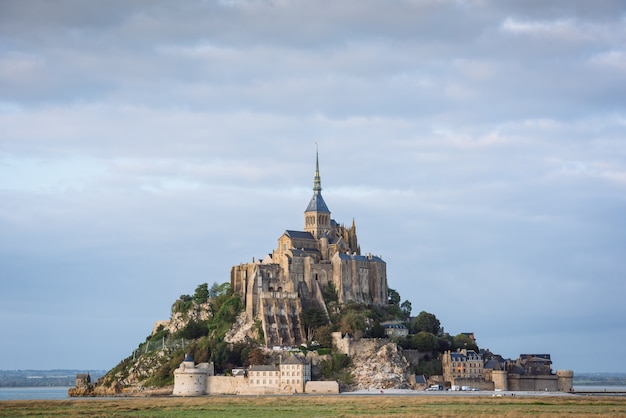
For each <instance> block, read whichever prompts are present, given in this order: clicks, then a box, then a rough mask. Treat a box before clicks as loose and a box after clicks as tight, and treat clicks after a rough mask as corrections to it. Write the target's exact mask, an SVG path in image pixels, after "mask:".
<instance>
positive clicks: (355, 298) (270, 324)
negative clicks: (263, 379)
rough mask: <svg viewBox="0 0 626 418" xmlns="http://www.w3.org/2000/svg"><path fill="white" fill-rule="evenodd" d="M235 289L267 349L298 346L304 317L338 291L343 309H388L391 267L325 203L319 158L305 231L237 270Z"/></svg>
mask: <svg viewBox="0 0 626 418" xmlns="http://www.w3.org/2000/svg"><path fill="white" fill-rule="evenodd" d="M230 283H231V286H232V289H233V291H234V292H236V293H238V294H239V295H240V296H241V299H242V301H243V303H244V304H245V307H246V316H247V318H246V320H247V321H250V322H252V321H256V320H259V321H260V322H261V325H262V329H263V333H264V336H265V344H266V345H267V346H270V347H272V346H296V345H299V344H301V343H302V342H304V341H305V340H306V336H305V335H304V330H303V327H302V324H301V323H300V312H302V309H303V308H307V307H311V306H315V307H318V308H320V309H322V310H323V311H324V312H326V313H327V314H328V311H327V307H326V304H325V302H324V298H323V296H322V295H323V291H324V290H325V289H326V287H327V286H329V285H331V283H332V285H334V288H335V289H336V291H337V297H338V300H339V303H347V302H357V303H364V304H374V305H386V304H387V266H386V264H385V262H384V261H383V260H382V259H381V258H380V257H376V256H373V255H371V254H366V255H362V254H361V249H360V247H359V244H358V240H357V235H356V226H355V223H354V220H353V221H352V225H351V226H350V227H349V228H347V227H345V226H344V225H341V224H339V223H337V222H336V221H335V220H334V219H332V217H331V212H330V210H329V209H328V206H327V205H326V202H324V198H323V197H322V185H321V179H320V173H319V157H318V156H317V155H316V161H315V175H314V179H313V196H312V197H311V200H310V202H309V204H308V206H307V207H306V210H305V211H304V230H300V231H298V230H286V231H285V232H284V233H283V234H282V235H281V236H280V238H278V246H277V247H276V249H275V250H274V251H273V252H272V253H271V254H268V255H267V256H266V257H265V259H263V260H258V261H254V262H252V263H248V264H240V265H237V266H234V267H232V269H231V274H230Z"/></svg>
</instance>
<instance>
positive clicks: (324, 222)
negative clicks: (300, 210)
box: [304, 151, 330, 239]
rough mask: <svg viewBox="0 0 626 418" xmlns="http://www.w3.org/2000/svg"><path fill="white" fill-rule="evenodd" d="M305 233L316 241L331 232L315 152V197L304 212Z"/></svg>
mask: <svg viewBox="0 0 626 418" xmlns="http://www.w3.org/2000/svg"><path fill="white" fill-rule="evenodd" d="M304 232H310V233H311V235H313V237H314V238H315V239H320V238H321V237H322V236H324V235H326V234H328V233H329V232H330V210H328V206H326V202H324V198H323V197H322V181H321V179H320V164H319V156H318V152H317V151H316V152H315V176H314V177H313V197H312V198H311V201H310V202H309V205H308V206H307V208H306V210H305V211H304Z"/></svg>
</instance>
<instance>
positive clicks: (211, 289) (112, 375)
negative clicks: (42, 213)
mask: <svg viewBox="0 0 626 418" xmlns="http://www.w3.org/2000/svg"><path fill="white" fill-rule="evenodd" d="M324 301H325V303H326V306H327V311H328V312H329V315H326V313H325V312H324V311H323V310H321V309H319V308H317V307H308V308H305V309H303V310H302V312H301V313H300V320H301V323H302V325H303V327H304V330H305V335H306V338H307V341H306V343H305V344H303V346H301V347H298V348H294V349H297V350H301V351H304V352H307V351H310V350H314V351H316V352H317V354H318V355H320V356H321V357H320V359H321V360H320V362H321V363H320V366H319V367H318V368H316V369H315V370H314V378H317V379H319V378H322V379H333V380H338V381H339V382H340V384H341V385H342V386H343V387H350V386H351V385H352V384H353V381H352V379H353V377H352V375H351V372H350V371H351V370H357V369H358V367H356V366H358V365H354V364H351V361H350V359H348V358H346V356H345V355H342V354H339V353H333V352H332V337H331V334H332V333H333V332H336V331H339V332H341V333H342V334H344V335H345V334H349V335H351V336H353V337H354V338H356V339H359V338H386V335H385V330H384V327H383V325H382V324H383V323H384V322H386V321H396V322H402V323H404V324H405V325H406V327H407V328H409V329H410V331H411V335H409V336H408V337H406V338H394V339H392V340H391V341H390V342H394V343H396V344H397V346H399V347H401V348H404V349H413V350H417V351H419V352H421V353H424V355H423V356H422V358H421V360H420V361H419V363H416V364H411V365H408V368H409V370H408V372H411V373H418V374H426V375H433V374H441V361H440V353H441V352H443V351H445V350H448V349H453V350H454V349H456V348H474V349H478V347H476V346H475V343H473V342H472V341H471V340H470V339H469V338H468V337H467V336H466V335H463V334H460V335H457V336H455V337H451V336H449V335H442V334H441V332H440V331H441V326H440V323H439V320H437V318H436V317H435V315H433V314H430V313H427V312H424V311H422V312H420V314H419V315H418V316H417V317H415V318H412V319H411V316H410V314H411V303H410V302H408V301H405V302H403V303H400V295H399V294H398V292H396V291H395V290H393V289H390V290H389V304H388V305H387V306H376V305H365V304H356V303H348V304H344V305H340V304H339V303H338V298H337V293H336V290H335V289H334V288H333V286H332V285H331V286H328V287H327V289H326V290H325V292H324ZM243 309H244V306H243V304H242V302H241V299H240V297H239V295H236V294H234V293H233V291H232V289H231V287H230V284H229V283H223V284H217V283H214V284H213V285H211V286H209V285H208V284H207V283H203V284H201V285H199V286H198V287H197V288H196V290H195V292H194V294H193V295H181V296H180V297H179V298H178V299H177V300H176V301H175V302H174V303H173V305H172V307H171V317H170V320H169V321H168V322H166V323H163V324H162V325H160V326H159V327H158V328H157V329H156V330H155V331H154V332H153V333H152V334H151V335H149V336H148V337H146V340H145V341H144V342H142V343H141V344H139V346H138V347H137V349H135V350H134V351H133V353H132V355H130V356H129V357H127V358H125V359H124V360H122V361H121V362H120V363H119V364H118V365H117V366H115V367H114V368H113V369H112V370H110V371H109V372H108V373H106V375H105V376H103V377H102V378H101V379H99V380H98V382H97V385H96V387H95V389H94V388H88V390H86V391H83V392H79V393H77V395H78V396H89V395H94V394H95V395H110V394H116V393H120V392H127V391H129V390H130V391H141V390H145V389H146V388H150V389H154V388H161V387H167V386H169V385H172V384H173V383H174V370H175V369H176V368H177V367H178V366H179V365H180V363H181V362H182V360H183V358H184V357H185V355H186V354H187V353H190V354H191V355H192V357H193V359H194V361H195V362H197V363H201V362H213V363H214V366H215V372H216V373H218V374H230V372H231V370H232V369H233V368H241V367H244V368H245V367H248V366H249V365H251V364H265V363H267V362H271V361H272V353H271V352H268V350H264V349H263V348H262V347H263V343H264V337H263V331H262V328H261V326H260V323H258V322H257V323H256V326H254V327H253V328H252V329H247V330H244V331H241V330H239V332H238V330H237V327H238V322H241V321H238V318H241V316H240V314H241V313H242V311H243ZM403 362H404V363H403V367H407V364H405V363H406V361H405V360H403Z"/></svg>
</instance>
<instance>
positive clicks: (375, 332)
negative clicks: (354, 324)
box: [370, 321, 386, 338]
mask: <svg viewBox="0 0 626 418" xmlns="http://www.w3.org/2000/svg"><path fill="white" fill-rule="evenodd" d="M370 333H371V336H372V338H385V336H386V335H385V327H383V326H382V325H381V324H380V321H374V325H372V330H371V332H370Z"/></svg>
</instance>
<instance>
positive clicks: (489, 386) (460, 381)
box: [451, 377, 495, 390]
mask: <svg viewBox="0 0 626 418" xmlns="http://www.w3.org/2000/svg"><path fill="white" fill-rule="evenodd" d="M451 383H452V384H453V385H457V386H469V387H472V388H478V389H480V390H494V389H495V387H494V383H493V382H489V381H486V380H484V379H482V378H469V377H467V378H456V379H454V382H451Z"/></svg>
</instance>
